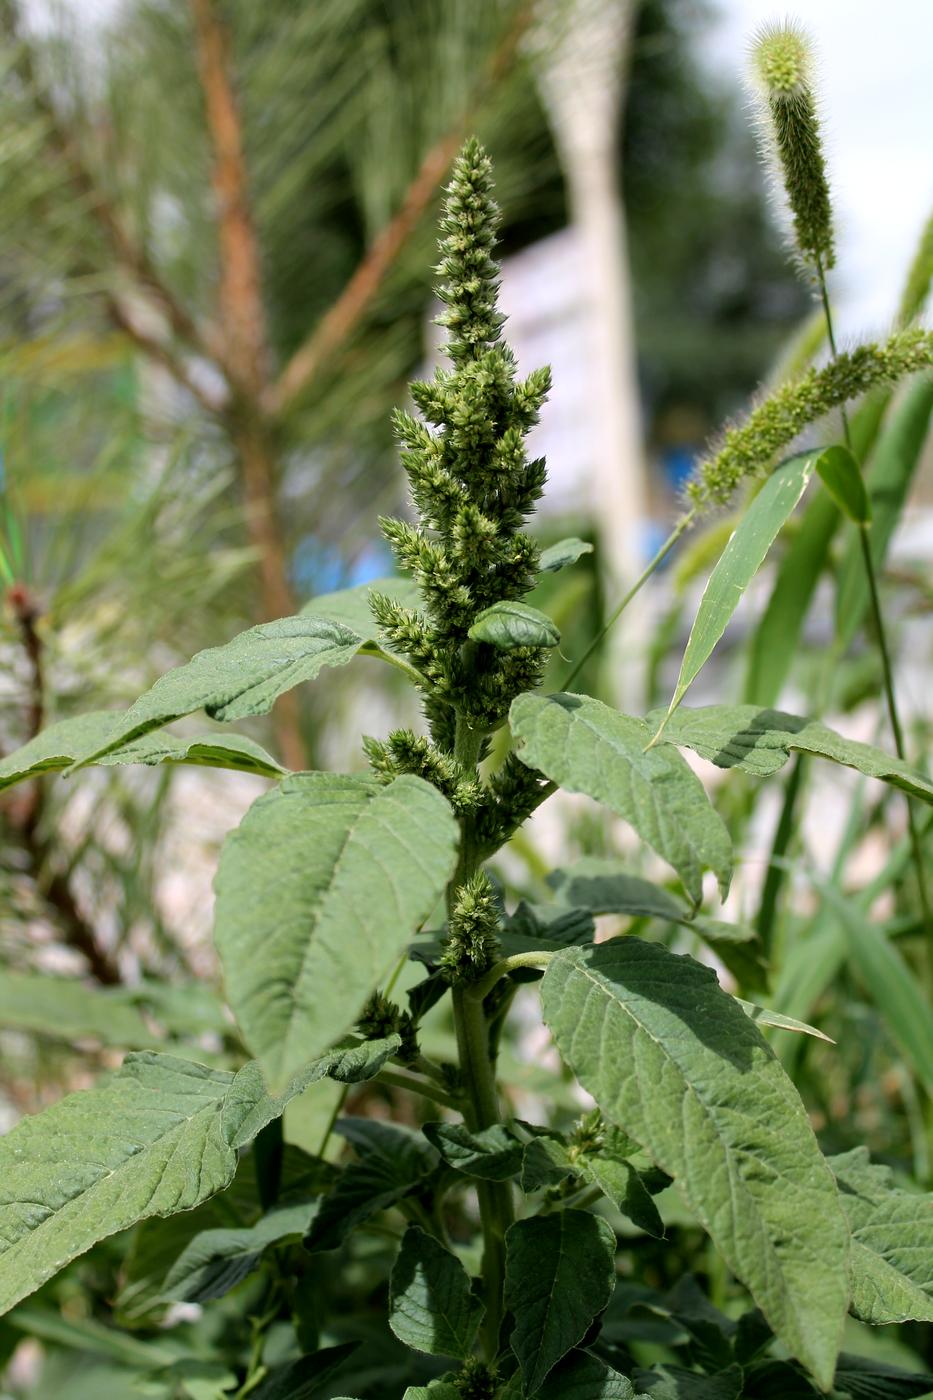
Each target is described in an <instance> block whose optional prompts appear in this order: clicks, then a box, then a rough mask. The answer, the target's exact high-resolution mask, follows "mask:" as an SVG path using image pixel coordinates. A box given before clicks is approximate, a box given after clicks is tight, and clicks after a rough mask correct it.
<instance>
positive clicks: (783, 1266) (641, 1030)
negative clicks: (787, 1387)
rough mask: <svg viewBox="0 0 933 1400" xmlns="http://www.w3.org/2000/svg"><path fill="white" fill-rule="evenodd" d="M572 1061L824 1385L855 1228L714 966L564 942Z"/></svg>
mask: <svg viewBox="0 0 933 1400" xmlns="http://www.w3.org/2000/svg"><path fill="white" fill-rule="evenodd" d="M542 1004H543V1008H544V1018H545V1021H546V1022H547V1024H548V1025H549V1026H550V1028H551V1031H552V1032H553V1034H554V1038H555V1040H556V1042H557V1045H558V1049H559V1050H560V1052H561V1054H562V1056H563V1058H564V1059H565V1060H566V1061H567V1063H568V1064H569V1066H570V1067H571V1069H572V1070H573V1071H574V1073H575V1074H576V1075H577V1078H578V1079H579V1080H580V1083H581V1084H582V1085H583V1087H584V1088H585V1089H587V1090H588V1091H589V1092H590V1093H591V1094H592V1095H593V1097H594V1098H595V1099H596V1102H597V1103H598V1104H599V1106H600V1108H601V1109H602V1111H603V1113H604V1114H605V1115H606V1117H607V1118H608V1119H609V1120H610V1121H612V1122H615V1123H618V1124H619V1125H620V1126H623V1127H624V1129H625V1131H626V1132H627V1133H629V1134H630V1135H631V1136H632V1137H634V1138H635V1139H636V1140H637V1141H638V1142H639V1143H640V1144H641V1145H642V1147H643V1148H644V1149H645V1150H646V1151H647V1152H648V1153H649V1155H650V1156H651V1158H652V1159H653V1160H654V1161H655V1162H656V1163H657V1164H658V1166H660V1167H661V1168H662V1169H663V1170H664V1171H665V1172H667V1173H668V1174H669V1175H670V1176H672V1177H673V1178H674V1179H675V1181H676V1182H677V1184H678V1186H679V1188H680V1190H681V1192H682V1193H683V1195H684V1196H685V1198H686V1199H687V1201H688V1202H689V1204H690V1206H691V1207H692V1209H693V1210H694V1211H695V1213H696V1215H697V1217H698V1219H699V1220H700V1223H701V1224H702V1225H703V1227H704V1228H705V1229H706V1230H707V1232H708V1233H709V1234H710V1236H711V1237H712V1239H713V1241H714V1243H715V1244H716V1245H717V1247H718V1248H719V1250H720V1252H721V1253H722V1255H723V1256H724V1258H725V1259H726V1262H727V1263H728V1264H729V1266H730V1268H732V1269H733V1271H734V1272H735V1273H736V1274H737V1275H738V1277H739V1278H740V1279H741V1280H742V1281H743V1282H744V1283H745V1284H746V1286H747V1287H748V1288H749V1289H750V1291H751V1293H752V1295H753V1297H754V1298H755V1301H756V1302H757V1303H758V1306H759V1307H760V1308H761V1310H762V1311H763V1312H764V1314H765V1316H766V1317H767V1319H768V1321H769V1322H770V1323H771V1326H772V1327H773V1328H774V1331H775V1333H776V1334H777V1336H778V1337H780V1338H781V1340H782V1341H783V1342H784V1343H785V1345H786V1346H787V1347H788V1348H789V1350H790V1351H791V1352H792V1353H793V1354H794V1355H797V1356H799V1357H800V1359H801V1360H803V1361H804V1362H805V1364H806V1365H807V1366H808V1367H810V1369H811V1370H812V1371H813V1372H814V1374H815V1375H816V1376H817V1377H818V1379H819V1380H820V1382H821V1384H824V1385H827V1386H828V1385H829V1383H830V1382H831V1380H832V1370H833V1365H834V1362H835V1357H836V1351H837V1349H838V1346H839V1341H840V1338H841V1331H842V1321H843V1317H844V1314H845V1311H846V1307H847V1303H848V1297H847V1286H846V1278H845V1270H846V1257H847V1250H848V1230H847V1226H846V1222H845V1218H844V1216H843V1214H842V1211H841V1208H840V1206H839V1202H838V1199H837V1194H836V1189H835V1183H834V1181H833V1178H832V1175H831V1173H830V1172H829V1170H828V1168H827V1167H826V1163H825V1161H824V1160H823V1157H822V1154H821V1153H820V1151H819V1148H818V1146H817V1143H816V1139H815V1138H814V1136H813V1132H812V1129H811V1128H810V1125H809V1123H808V1121H807V1117H806V1113H805V1112H804V1108H803V1105H802V1103H801V1102H800V1099H799V1097H798V1095H797V1093H796V1090H795V1089H794V1087H793V1085H792V1084H791V1083H790V1081H789V1080H788V1078H787V1076H786V1075H785V1073H784V1071H783V1069H782V1068H781V1066H780V1064H779V1062H778V1061H777V1059H776V1058H775V1057H774V1055H773V1054H772V1052H771V1051H770V1049H769V1048H768V1046H767V1045H766V1044H765V1042H764V1041H763V1040H762V1038H761V1035H760V1033H759V1032H758V1030H757V1029H756V1028H755V1026H754V1025H753V1024H752V1022H751V1021H750V1020H749V1018H748V1017H747V1016H746V1015H745V1014H744V1012H743V1011H742V1009H741V1007H739V1006H738V1005H737V1003H736V1002H735V1000H734V999H733V998H732V997H730V996H728V995H727V994H726V993H725V992H723V991H722V989H721V988H720V987H719V985H718V983H717V982H716V978H715V975H714V973H713V972H712V971H711V970H710V969H709V968H704V967H701V966H700V964H698V963H696V962H694V961H693V960H692V959H691V958H686V957H678V956H676V955H675V954H672V953H670V952H668V950H667V949H666V948H664V947H662V946H661V945H659V944H653V943H643V942H641V941H640V940H637V939H634V938H624V939H615V940H612V941H611V942H609V943H604V944H601V945H597V946H596V947H594V948H587V949H578V948H572V949H566V950H564V951H562V952H560V953H557V954H555V956H554V957H553V958H552V959H551V961H550V963H549V965H548V969H547V972H546V973H545V976H544V981H543V983H542Z"/></svg>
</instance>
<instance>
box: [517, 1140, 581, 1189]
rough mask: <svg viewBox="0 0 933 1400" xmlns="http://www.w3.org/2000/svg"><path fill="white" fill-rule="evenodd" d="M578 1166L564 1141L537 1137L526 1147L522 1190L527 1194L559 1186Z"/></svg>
mask: <svg viewBox="0 0 933 1400" xmlns="http://www.w3.org/2000/svg"><path fill="white" fill-rule="evenodd" d="M576 1170H577V1167H576V1166H575V1165H574V1163H573V1162H572V1161H571V1160H570V1154H569V1152H568V1151H567V1149H566V1147H565V1146H564V1144H563V1143H562V1142H559V1141H558V1140H557V1138H552V1137H536V1138H534V1139H532V1141H531V1142H529V1143H528V1144H527V1146H526V1147H525V1152H524V1156H523V1158H522V1190H523V1191H524V1192H525V1194H526V1196H528V1195H531V1194H532V1192H534V1191H543V1190H544V1188H545V1187H546V1186H559V1185H560V1183H561V1182H562V1181H566V1179H567V1177H568V1176H573V1174H574V1172H575V1171H576Z"/></svg>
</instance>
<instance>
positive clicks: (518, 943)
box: [500, 899, 596, 955]
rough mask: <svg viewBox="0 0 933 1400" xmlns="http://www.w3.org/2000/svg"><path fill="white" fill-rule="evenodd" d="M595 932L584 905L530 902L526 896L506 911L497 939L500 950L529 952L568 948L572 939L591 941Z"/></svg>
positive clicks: (575, 940) (507, 952)
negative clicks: (579, 907)
mask: <svg viewBox="0 0 933 1400" xmlns="http://www.w3.org/2000/svg"><path fill="white" fill-rule="evenodd" d="M595 933H596V925H595V923H594V922H593V916H592V914H591V913H590V912H589V910H588V909H568V908H565V907H564V906H563V905H560V904H530V903H529V902H528V900H527V899H523V900H520V901H519V904H518V905H517V907H516V908H515V910H514V912H513V913H511V914H506V916H505V918H504V920H503V925H502V929H501V931H500V941H501V943H502V951H503V952H504V953H505V954H507V955H511V954H512V953H525V952H529V951H530V950H531V949H532V948H544V949H545V950H548V949H551V948H568V947H570V945H571V944H574V943H592V941H593V937H594V935H595Z"/></svg>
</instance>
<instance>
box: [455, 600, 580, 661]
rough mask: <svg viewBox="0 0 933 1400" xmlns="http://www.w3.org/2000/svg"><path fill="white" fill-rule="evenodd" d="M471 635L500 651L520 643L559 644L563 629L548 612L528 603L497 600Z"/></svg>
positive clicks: (541, 645)
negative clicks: (557, 625)
mask: <svg viewBox="0 0 933 1400" xmlns="http://www.w3.org/2000/svg"><path fill="white" fill-rule="evenodd" d="M467 635H468V636H469V637H470V638H471V639H472V640H473V641H474V642H486V643H488V645H489V646H493V647H497V648H498V649H499V651H514V650H515V648H516V647H556V646H557V643H558V642H559V641H560V631H559V630H558V628H557V627H556V626H555V624H554V623H553V622H552V621H551V619H550V618H549V617H548V616H547V614H546V613H543V612H539V611H538V609H537V608H532V607H529V605H528V604H527V603H510V602H503V603H493V605H492V607H490V608H484V610H483V611H482V612H481V613H480V614H479V615H478V616H477V618H476V621H475V622H474V623H473V626H472V627H471V628H470V630H469V632H468V633H467Z"/></svg>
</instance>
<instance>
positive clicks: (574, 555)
mask: <svg viewBox="0 0 933 1400" xmlns="http://www.w3.org/2000/svg"><path fill="white" fill-rule="evenodd" d="M592 553H593V546H592V545H591V544H588V543H587V542H586V540H579V539H577V537H576V535H570V536H568V538H567V539H565V540H558V541H557V543H556V544H552V545H548V547H547V549H542V551H541V557H540V559H539V560H538V568H539V569H540V571H541V573H542V574H556V573H557V571H558V569H564V568H566V567H567V565H568V564H575V563H576V562H577V560H578V559H580V558H581V557H582V556H583V555H584V554H592Z"/></svg>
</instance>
